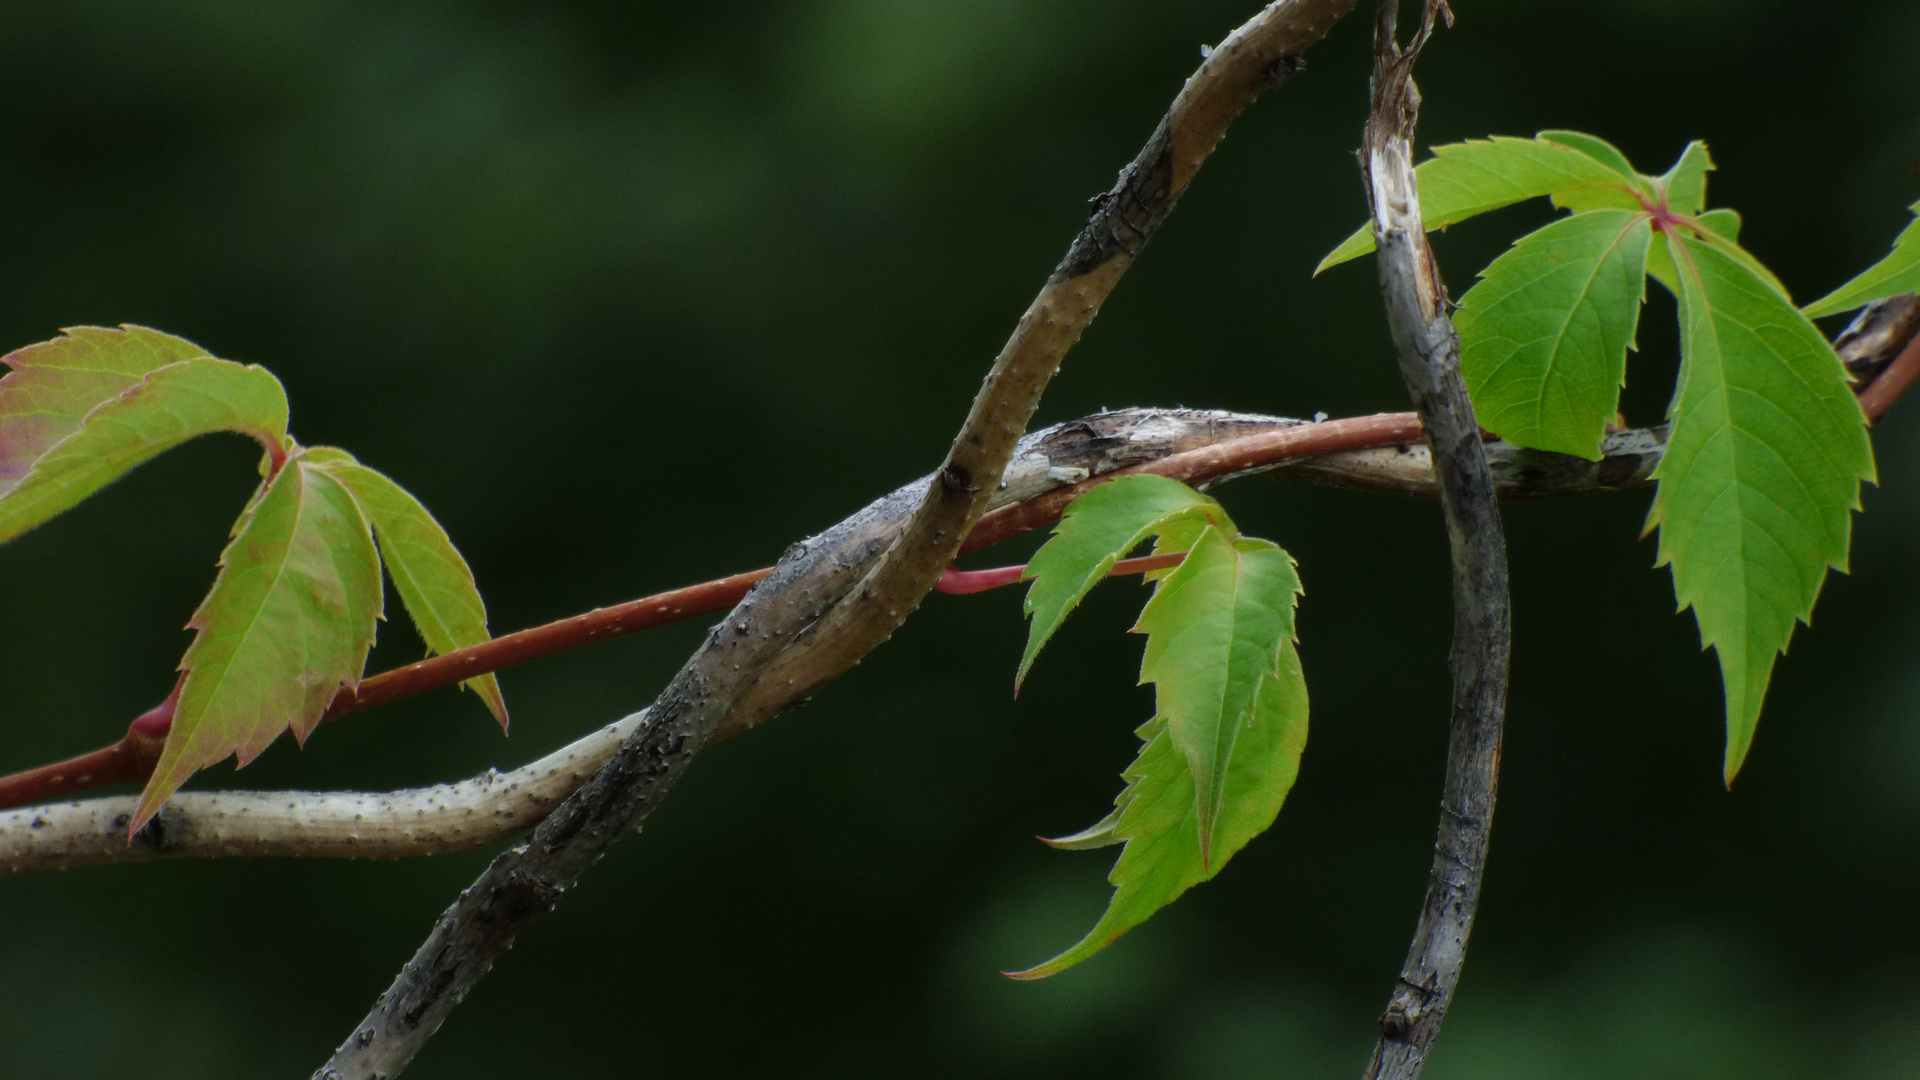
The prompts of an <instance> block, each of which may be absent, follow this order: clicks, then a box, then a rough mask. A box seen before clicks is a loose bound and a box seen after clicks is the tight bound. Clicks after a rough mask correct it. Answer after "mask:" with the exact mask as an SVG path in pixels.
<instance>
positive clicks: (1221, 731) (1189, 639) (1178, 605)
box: [1134, 527, 1300, 859]
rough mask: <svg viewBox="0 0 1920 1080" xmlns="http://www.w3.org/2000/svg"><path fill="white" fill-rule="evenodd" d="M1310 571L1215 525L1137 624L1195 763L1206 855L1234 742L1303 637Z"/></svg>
mask: <svg viewBox="0 0 1920 1080" xmlns="http://www.w3.org/2000/svg"><path fill="white" fill-rule="evenodd" d="M1299 591H1300V579H1299V577H1298V576H1297V575H1295V573H1294V569H1293V560H1292V559H1291V558H1289V557H1288V556H1287V553H1286V552H1284V551H1282V550H1280V548H1279V546H1278V545H1276V544H1273V543H1271V542H1269V541H1266V540H1255V539H1252V538H1250V537H1242V538H1240V539H1237V540H1236V539H1233V538H1231V537H1230V536H1229V535H1228V534H1227V533H1226V532H1224V531H1223V530H1221V529H1220V528H1218V527H1213V528H1209V529H1207V530H1205V531H1204V532H1202V533H1201V534H1200V538H1199V539H1198V540H1197V541H1196V542H1195V543H1194V545H1193V549H1192V550H1191V551H1189V552H1187V557H1186V560H1185V561H1184V562H1182V563H1181V564H1180V565H1179V566H1178V567H1176V568H1175V569H1174V572H1173V573H1171V574H1168V575H1167V576H1166V578H1165V579H1163V580H1162V581H1161V582H1160V583H1159V584H1158V585H1156V586H1155V588H1154V593H1153V597H1152V598H1151V599H1149V600H1148V601H1147V606H1146V608H1145V610H1143V611H1141V612H1140V621H1139V623H1138V624H1137V625H1135V627H1134V630H1135V632H1138V633H1145V634H1146V635H1147V648H1146V655H1145V656H1144V658H1143V659H1142V660H1141V662H1140V681H1141V682H1142V683H1149V682H1150V683H1153V684H1154V685H1155V695H1154V696H1155V700H1156V703H1157V704H1156V711H1157V712H1158V714H1159V715H1160V716H1162V717H1164V718H1165V719H1166V721H1167V732H1168V734H1169V735H1170V736H1171V737H1172V739H1173V744H1174V746H1175V747H1177V748H1178V749H1179V750H1180V752H1181V754H1183V755H1184V756H1185V757H1186V759H1187V763H1188V765H1189V766H1190V767H1191V768H1192V770H1193V780H1194V789H1195V791H1197V792H1198V795H1199V806H1198V812H1197V815H1196V821H1197V823H1198V826H1199V833H1200V851H1201V856H1202V858H1203V859H1204V858H1205V857H1206V855H1207V853H1208V852H1209V851H1211V850H1212V846H1213V832H1214V823H1215V821H1216V820H1217V819H1218V817H1219V814H1220V812H1221V809H1222V807H1223V806H1224V805H1225V803H1226V797H1227V791H1226V783H1227V766H1228V763H1229V762H1230V761H1231V760H1232V758H1233V748H1234V742H1235V740H1236V739H1238V738H1239V736H1240V732H1241V731H1242V730H1243V729H1244V728H1245V727H1246V725H1247V724H1248V723H1249V722H1250V717H1251V714H1252V710H1253V707H1254V695H1255V691H1256V690H1258V689H1259V686H1260V680H1261V678H1262V677H1263V676H1265V675H1266V674H1267V673H1268V672H1270V671H1272V670H1273V665H1274V657H1276V656H1277V655H1279V649H1280V644H1281V642H1284V641H1291V640H1293V606H1294V597H1295V596H1296V595H1298V593H1299Z"/></svg>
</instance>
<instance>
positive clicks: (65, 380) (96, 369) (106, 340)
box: [0, 326, 207, 495]
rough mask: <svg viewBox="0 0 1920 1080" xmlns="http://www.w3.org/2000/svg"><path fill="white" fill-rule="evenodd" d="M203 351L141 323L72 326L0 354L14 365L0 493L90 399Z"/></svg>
mask: <svg viewBox="0 0 1920 1080" xmlns="http://www.w3.org/2000/svg"><path fill="white" fill-rule="evenodd" d="M205 356H207V351H206V350H205V349H202V348H201V347H200V346H198V345H195V344H194V343H193V342H191V341H186V340H183V339H181V338H177V337H174V336H173V335H171V334H163V333H161V332H160V331H158V330H149V329H147V328H146V327H144V326H127V327H122V328H121V329H118V330H112V329H108V328H106V327H103V326H76V327H73V328H71V329H69V330H65V331H63V332H62V333H61V336H59V337H57V338H54V339H53V340H52V341H43V342H40V343H39V344H37V345H28V346H27V347H25V348H23V349H16V350H14V351H13V352H11V353H8V354H7V355H6V356H0V364H5V365H7V366H8V367H10V368H12V369H13V370H12V371H10V372H8V374H7V375H6V377H5V378H0V495H5V494H6V493H7V492H9V491H11V490H13V488H14V487H15V486H16V485H18V484H19V483H20V479H21V478H22V477H24V476H25V475H26V474H27V470H28V469H30V468H32V467H33V463H34V462H35V461H38V460H39V459H40V457H41V455H43V454H45V453H46V452H47V451H48V450H51V449H53V447H54V446H55V445H56V444H57V443H59V442H60V440H62V439H64V438H66V437H67V436H69V435H72V434H73V433H74V432H75V431H78V430H79V429H80V421H81V419H82V418H83V417H85V416H86V415H87V413H89V412H92V411H93V409H94V407H95V406H97V405H99V404H100V403H102V402H104V401H107V400H109V399H111V398H113V397H115V396H116V395H118V394H119V393H120V392H121V391H123V390H126V389H127V388H129V387H131V386H133V385H134V384H135V383H138V382H139V381H140V380H141V379H143V378H145V377H146V376H147V373H148V372H151V371H153V370H155V369H156V368H162V367H165V366H167V365H168V364H173V363H178V362H179V361H181V360H193V359H198V358H201V357H205Z"/></svg>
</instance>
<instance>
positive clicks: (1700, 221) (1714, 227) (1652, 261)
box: [1647, 210, 1793, 304]
mask: <svg viewBox="0 0 1920 1080" xmlns="http://www.w3.org/2000/svg"><path fill="white" fill-rule="evenodd" d="M1680 224H1681V225H1682V226H1683V227H1684V228H1683V230H1682V231H1686V230H1687V229H1691V231H1692V234H1693V235H1695V236H1698V237H1699V238H1700V239H1701V240H1704V241H1706V242H1707V243H1709V244H1712V245H1713V246H1714V248H1716V249H1717V250H1719V251H1720V252H1721V253H1722V254H1724V255H1726V256H1727V257H1729V258H1731V259H1733V260H1734V261H1736V262H1738V263H1740V264H1741V265H1742V266H1745V267H1746V268H1747V270H1748V271H1749V272H1751V273H1752V274H1753V276H1755V277H1757V278H1759V279H1760V280H1761V281H1762V282H1765V283H1766V285H1767V286H1768V287H1769V288H1771V289H1773V291H1774V292H1777V293H1779V294H1780V298H1781V299H1783V300H1786V301H1787V302H1788V303H1789V304H1791V303H1792V302H1793V298H1792V295H1791V294H1789V293H1788V292H1787V287H1786V285H1785V284H1783V283H1782V282H1781V281H1780V279H1779V278H1777V277H1775V276H1774V275H1773V271H1771V270H1769V269H1767V267H1766V264H1764V263H1762V262H1761V261H1760V260H1759V259H1756V258H1754V257H1753V253H1752V252H1750V251H1748V250H1747V249H1746V248H1743V247H1741V246H1740V215H1739V214H1736V213H1734V212H1733V211H1732V210H1709V211H1707V212H1706V213H1704V214H1701V215H1699V216H1698V217H1694V218H1689V219H1687V220H1686V221H1683V222H1681V223H1680ZM1675 274H1676V271H1675V270H1674V268H1673V255H1672V245H1671V244H1669V243H1668V242H1667V240H1666V237H1665V234H1664V233H1663V234H1656V235H1655V236H1654V239H1653V244H1652V245H1651V246H1650V247H1649V248H1648V249H1647V276H1648V277H1650V278H1652V279H1653V280H1655V281H1657V282H1659V283H1660V284H1661V285H1662V286H1664V287H1665V288H1666V290H1667V291H1668V292H1670V293H1672V294H1673V295H1674V296H1676V297H1677V296H1679V295H1680V282H1679V280H1678V278H1677V277H1676V276H1675Z"/></svg>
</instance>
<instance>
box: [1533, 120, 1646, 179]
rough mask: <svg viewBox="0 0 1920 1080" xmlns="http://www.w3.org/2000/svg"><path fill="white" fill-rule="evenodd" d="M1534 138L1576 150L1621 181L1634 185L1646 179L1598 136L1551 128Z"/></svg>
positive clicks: (1617, 149) (1614, 148)
mask: <svg viewBox="0 0 1920 1080" xmlns="http://www.w3.org/2000/svg"><path fill="white" fill-rule="evenodd" d="M1534 138H1537V139H1543V140H1545V141H1547V142H1550V143H1559V144H1560V145H1561V146H1565V147H1568V148H1570V149H1574V150H1578V151H1580V152H1581V153H1583V154H1585V155H1587V156H1588V157H1590V158H1592V159H1593V160H1595V161H1597V162H1599V163H1600V164H1602V165H1605V166H1606V167H1607V168H1608V169H1610V170H1612V171H1613V172H1614V173H1615V174H1617V175H1619V176H1620V177H1621V178H1622V179H1625V180H1627V181H1630V182H1633V183H1635V184H1638V183H1639V182H1641V181H1643V180H1645V179H1646V178H1645V177H1643V176H1641V175H1640V173H1639V172H1638V171H1636V170H1635V169H1634V167H1633V163H1632V162H1630V161H1628V160H1627V155H1625V154H1623V153H1621V152H1620V148H1619V147H1617V146H1615V145H1613V144H1612V143H1610V142H1608V141H1607V140H1605V139H1602V138H1600V137H1599V136H1598V135H1589V134H1587V133H1586V132H1584V131H1568V130H1565V129H1563V128H1553V129H1549V130H1547V131H1542V132H1539V133H1537V134H1536V135H1535V136H1534Z"/></svg>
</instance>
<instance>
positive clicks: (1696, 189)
mask: <svg viewBox="0 0 1920 1080" xmlns="http://www.w3.org/2000/svg"><path fill="white" fill-rule="evenodd" d="M1712 171H1713V158H1712V157H1711V156H1710V155H1708V153H1707V144H1706V143H1703V142H1701V141H1700V140H1698V139H1695V140H1694V141H1693V142H1690V143H1688V144H1687V148H1686V149H1685V150H1683V151H1681V153H1680V160H1679V161H1676V162H1674V163H1673V168H1671V169H1668V170H1667V173H1666V175H1665V176H1662V177H1661V178H1660V190H1661V191H1663V192H1665V193H1666V197H1667V210H1668V212H1669V213H1674V214H1680V215H1682V216H1684V217H1691V216H1693V215H1694V214H1698V213H1699V212H1700V211H1702V210H1704V209H1706V205H1707V174H1708V173H1710V172H1712Z"/></svg>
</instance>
